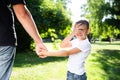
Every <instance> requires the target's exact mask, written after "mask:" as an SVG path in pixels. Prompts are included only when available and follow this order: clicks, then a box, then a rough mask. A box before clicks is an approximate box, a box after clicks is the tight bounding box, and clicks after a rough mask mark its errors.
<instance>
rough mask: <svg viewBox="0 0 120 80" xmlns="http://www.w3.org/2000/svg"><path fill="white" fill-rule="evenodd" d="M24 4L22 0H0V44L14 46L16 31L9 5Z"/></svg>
mask: <svg viewBox="0 0 120 80" xmlns="http://www.w3.org/2000/svg"><path fill="white" fill-rule="evenodd" d="M16 4H25V1H24V0H0V46H8V45H11V46H15V45H16V33H15V29H14V16H13V12H12V9H11V7H10V6H11V5H16Z"/></svg>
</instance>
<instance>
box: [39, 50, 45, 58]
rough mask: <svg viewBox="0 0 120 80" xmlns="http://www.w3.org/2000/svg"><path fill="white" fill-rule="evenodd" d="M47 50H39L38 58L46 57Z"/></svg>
mask: <svg viewBox="0 0 120 80" xmlns="http://www.w3.org/2000/svg"><path fill="white" fill-rule="evenodd" d="M46 54H47V51H46V50H42V51H41V52H39V57H40V58H46V57H47V55H46Z"/></svg>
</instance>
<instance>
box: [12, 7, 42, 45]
mask: <svg viewBox="0 0 120 80" xmlns="http://www.w3.org/2000/svg"><path fill="white" fill-rule="evenodd" d="M18 7H19V8H20V9H21V10H16V9H17V7H16V6H15V8H14V10H15V14H16V16H17V18H18V20H19V21H20V23H21V24H22V25H23V28H24V29H25V30H26V32H27V33H28V34H29V35H30V36H31V37H32V38H33V39H34V41H35V42H36V43H41V42H42V39H41V37H40V36H39V33H38V30H37V27H36V24H35V22H34V20H33V18H32V15H31V14H30V12H29V10H28V9H27V8H26V7H25V6H24V5H19V6H18Z"/></svg>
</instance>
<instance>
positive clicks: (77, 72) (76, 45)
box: [39, 20, 91, 80]
mask: <svg viewBox="0 0 120 80" xmlns="http://www.w3.org/2000/svg"><path fill="white" fill-rule="evenodd" d="M89 31H90V30H89V23H88V22H87V21H86V20H80V21H78V22H76V24H75V26H74V29H73V31H72V33H70V34H69V35H68V36H67V37H66V38H65V39H64V40H63V41H62V43H61V44H60V47H62V48H67V47H72V48H71V49H69V50H60V51H54V52H49V51H48V52H47V51H44V50H43V51H42V52H40V54H39V55H40V57H41V58H44V57H46V56H69V59H68V71H67V80H86V79H87V77H86V73H85V69H84V63H85V60H86V58H87V56H88V54H89V53H90V51H91V45H90V42H89V40H88V38H87V35H88V34H89ZM74 36H75V37H76V39H73V40H71V39H72V38H73V37H74Z"/></svg>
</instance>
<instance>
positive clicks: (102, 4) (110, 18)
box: [85, 0, 120, 38]
mask: <svg viewBox="0 0 120 80" xmlns="http://www.w3.org/2000/svg"><path fill="white" fill-rule="evenodd" d="M119 7H120V1H119V0H107V2H106V0H99V1H98V0H88V3H87V7H86V12H87V13H86V14H85V16H86V17H87V18H88V19H89V20H90V26H91V33H92V35H93V37H94V38H96V37H99V38H108V37H112V36H114V37H117V35H118V34H120V27H119V26H120V17H119V16H120V8H119Z"/></svg>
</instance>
